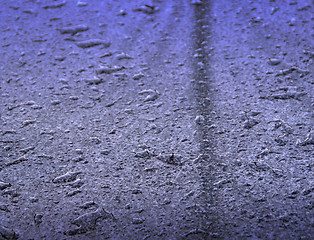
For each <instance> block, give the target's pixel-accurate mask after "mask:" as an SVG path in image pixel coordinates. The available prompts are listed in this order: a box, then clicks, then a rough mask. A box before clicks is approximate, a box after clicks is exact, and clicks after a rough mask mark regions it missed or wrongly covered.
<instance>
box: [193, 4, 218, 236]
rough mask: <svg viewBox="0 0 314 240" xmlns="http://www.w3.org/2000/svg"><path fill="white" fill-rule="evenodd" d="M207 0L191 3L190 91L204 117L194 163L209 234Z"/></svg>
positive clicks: (210, 158) (212, 220) (211, 225)
mask: <svg viewBox="0 0 314 240" xmlns="http://www.w3.org/2000/svg"><path fill="white" fill-rule="evenodd" d="M210 6H211V3H210V1H203V3H202V4H201V5H195V6H194V29H193V35H192V38H193V49H194V53H193V55H194V57H193V75H194V81H193V92H194V97H195V100H196V107H197V114H198V115H199V116H201V118H202V117H203V118H204V119H203V121H201V122H200V123H199V124H198V129H197V131H198V142H199V154H200V155H199V157H198V161H197V163H198V164H199V166H198V170H199V174H200V177H201V181H202V183H201V184H202V187H203V191H202V197H203V201H204V202H203V205H204V208H205V214H204V215H203V216H201V217H200V221H202V224H204V226H203V227H205V228H206V231H207V233H208V234H211V233H214V232H215V228H216V227H215V226H214V223H215V222H217V221H216V220H215V214H213V213H211V207H212V206H213V203H214V202H215V201H214V196H213V193H212V185H213V181H214V177H213V174H212V173H213V164H214V162H215V157H214V154H213V151H212V148H213V144H214V142H213V141H214V139H213V133H212V131H211V129H210V126H211V125H212V123H211V116H212V112H213V104H212V102H213V100H214V97H213V96H212V94H211V90H210V89H211V83H212V81H213V77H212V74H211V67H210V57H209V55H210V29H211V27H210Z"/></svg>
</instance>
